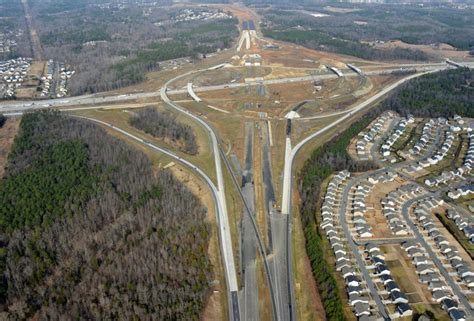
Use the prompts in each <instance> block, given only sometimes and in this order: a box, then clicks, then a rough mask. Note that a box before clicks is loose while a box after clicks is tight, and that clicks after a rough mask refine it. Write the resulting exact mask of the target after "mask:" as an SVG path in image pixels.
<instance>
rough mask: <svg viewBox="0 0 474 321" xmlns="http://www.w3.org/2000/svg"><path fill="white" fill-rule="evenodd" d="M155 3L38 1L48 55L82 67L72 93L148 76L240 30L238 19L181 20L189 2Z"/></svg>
mask: <svg viewBox="0 0 474 321" xmlns="http://www.w3.org/2000/svg"><path fill="white" fill-rule="evenodd" d="M100 2H106V1H100ZM153 3H155V2H153ZM153 3H146V2H143V3H142V2H140V3H136V2H133V1H124V2H121V3H120V4H119V3H107V4H102V5H101V4H100V3H97V1H89V0H86V1H83V0H81V1H78V2H77V3H74V4H72V3H70V1H61V2H60V3H58V1H38V0H35V1H33V5H32V11H33V14H34V15H35V23H36V25H37V29H38V32H39V35H40V38H41V41H42V46H43V51H44V56H45V57H47V58H48V59H49V58H51V59H54V60H57V61H63V62H65V63H67V64H68V65H70V66H71V69H74V70H75V71H76V74H75V75H74V77H72V78H71V81H70V82H69V85H68V86H70V88H69V89H70V91H69V92H70V93H71V94H72V95H80V94H84V93H95V92H99V91H107V90H114V89H118V88H120V87H124V86H129V85H133V84H136V83H139V82H142V81H144V80H145V75H146V73H148V72H150V71H156V70H160V68H161V67H162V64H160V63H161V62H163V61H167V60H172V59H178V58H183V57H190V58H191V59H200V58H201V57H202V55H206V54H209V53H211V52H216V51H218V50H221V49H224V48H228V47H229V46H230V45H231V44H232V41H233V39H234V38H235V37H237V35H238V29H237V26H236V25H237V23H238V21H237V19H216V20H194V21H181V22H177V21H175V20H173V19H174V17H175V16H176V15H177V14H179V13H181V11H182V10H183V8H171V7H166V6H167V5H168V4H169V1H166V0H164V1H158V3H157V4H159V5H154V4H153ZM193 10H194V11H196V12H198V11H201V10H213V11H214V10H217V9H209V8H200V7H194V8H193ZM58 11H60V12H61V14H58V13H57V12H58ZM170 68H172V67H170Z"/></svg>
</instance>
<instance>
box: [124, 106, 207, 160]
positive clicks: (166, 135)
mask: <svg viewBox="0 0 474 321" xmlns="http://www.w3.org/2000/svg"><path fill="white" fill-rule="evenodd" d="M130 124H131V125H132V126H134V127H136V128H138V129H140V130H142V131H144V132H145V133H147V134H150V135H152V136H154V137H158V138H161V139H163V140H165V141H167V140H170V141H171V142H172V143H173V144H176V145H178V146H179V149H180V150H181V151H183V152H185V153H188V154H191V155H196V154H197V152H198V144H197V142H196V136H195V135H194V132H193V129H192V128H191V126H189V125H184V124H182V123H179V122H178V121H176V118H175V117H174V116H173V115H172V114H171V113H168V112H162V111H159V110H157V109H156V108H154V107H146V108H144V109H141V110H140V111H138V112H136V113H135V114H134V115H133V116H132V117H131V118H130Z"/></svg>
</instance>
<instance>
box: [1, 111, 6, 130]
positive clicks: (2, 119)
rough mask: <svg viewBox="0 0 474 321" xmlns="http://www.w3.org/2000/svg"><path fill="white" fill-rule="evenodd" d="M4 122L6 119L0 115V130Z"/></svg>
mask: <svg viewBox="0 0 474 321" xmlns="http://www.w3.org/2000/svg"><path fill="white" fill-rule="evenodd" d="M6 122H7V118H6V117H5V115H3V114H0V128H2V127H3V125H5V123H6Z"/></svg>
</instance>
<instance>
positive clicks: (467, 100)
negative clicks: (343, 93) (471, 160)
mask: <svg viewBox="0 0 474 321" xmlns="http://www.w3.org/2000/svg"><path fill="white" fill-rule="evenodd" d="M383 108H385V109H391V110H394V111H396V112H398V113H400V114H401V115H403V116H406V115H407V114H413V115H414V116H416V117H452V116H454V115H455V114H458V115H461V116H465V117H474V71H472V70H470V69H468V68H460V69H452V70H448V71H443V72H436V73H431V74H427V75H424V76H422V77H418V78H415V79H413V80H411V81H409V82H407V83H406V84H404V85H402V86H401V87H400V88H399V89H398V90H397V91H396V94H394V95H392V96H391V97H390V98H389V99H387V100H385V101H384V103H383Z"/></svg>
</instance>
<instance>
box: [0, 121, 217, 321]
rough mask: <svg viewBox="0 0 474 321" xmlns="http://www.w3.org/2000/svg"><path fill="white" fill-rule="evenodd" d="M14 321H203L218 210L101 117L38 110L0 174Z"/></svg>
mask: <svg viewBox="0 0 474 321" xmlns="http://www.w3.org/2000/svg"><path fill="white" fill-rule="evenodd" d="M0 203H1V204H2V206H1V207H0V225H1V227H2V229H1V230H2V232H1V234H0V239H1V248H0V271H1V275H2V279H1V287H0V290H1V291H0V300H1V304H2V309H1V310H2V311H3V312H1V313H0V318H1V319H2V320H26V319H30V318H32V317H34V318H35V320H199V319H200V314H201V311H202V309H203V306H204V303H205V301H206V298H207V296H208V294H209V283H210V281H211V277H212V267H211V265H210V261H209V259H208V257H207V248H208V241H209V226H208V224H207V223H206V209H205V208H203V206H202V205H201V203H200V202H199V200H198V199H197V198H196V197H195V196H194V195H193V194H192V193H191V192H190V191H189V190H188V189H187V188H186V187H185V186H184V185H182V184H181V183H180V182H178V181H177V180H176V179H175V178H174V177H173V176H172V175H171V174H170V173H169V172H167V171H165V170H161V171H158V173H157V174H154V171H153V169H152V164H151V162H150V160H149V159H148V158H147V157H146V156H145V155H144V154H143V153H141V152H139V151H137V150H134V149H132V148H131V147H129V146H128V145H127V144H125V143H124V142H122V141H120V140H118V139H116V138H113V137H111V136H109V135H107V134H106V132H105V131H104V130H103V129H102V128H100V127H98V126H97V125H94V124H91V123H89V122H87V121H84V120H79V119H75V118H71V117H69V116H65V115H62V114H59V113H58V112H36V113H32V114H26V115H24V116H23V119H22V121H21V124H20V131H19V133H18V136H17V138H16V139H15V142H14V145H13V148H12V151H11V153H10V155H9V160H8V167H7V168H6V173H5V177H4V178H3V179H2V180H1V181H0Z"/></svg>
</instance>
